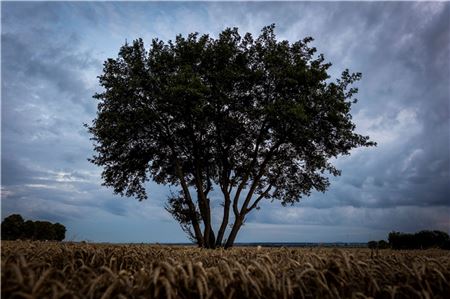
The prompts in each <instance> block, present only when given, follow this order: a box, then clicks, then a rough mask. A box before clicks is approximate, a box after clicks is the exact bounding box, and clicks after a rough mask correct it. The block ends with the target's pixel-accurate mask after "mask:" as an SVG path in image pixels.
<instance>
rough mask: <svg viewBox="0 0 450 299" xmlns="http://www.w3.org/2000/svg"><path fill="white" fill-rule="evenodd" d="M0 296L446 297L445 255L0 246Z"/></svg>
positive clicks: (449, 260)
mask: <svg viewBox="0 0 450 299" xmlns="http://www.w3.org/2000/svg"><path fill="white" fill-rule="evenodd" d="M1 249H2V252H1V257H2V258H1V278H2V281H1V282H2V285H1V289H2V290H1V293H2V298H4V299H6V298H101V299H106V298H201V299H206V298H370V297H372V298H449V297H448V296H449V294H450V252H449V251H443V250H437V249H436V250H423V251H419V250H417V251H392V250H380V251H371V250H369V249H364V248H363V249H333V248H254V247H253V248H233V249H230V250H222V249H218V250H205V249H199V248H194V247H187V246H186V247H182V246H157V245H107V244H81V243H57V242H26V241H3V242H2V244H1Z"/></svg>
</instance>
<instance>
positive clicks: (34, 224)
mask: <svg viewBox="0 0 450 299" xmlns="http://www.w3.org/2000/svg"><path fill="white" fill-rule="evenodd" d="M1 226H2V240H17V239H27V240H49V241H50V240H56V241H62V240H64V238H65V236H66V227H65V226H64V225H62V224H60V223H54V224H53V223H51V222H48V221H31V220H27V221H24V219H23V218H22V216H21V215H18V214H13V215H10V216H8V217H6V218H5V219H4V220H3V221H2V224H1Z"/></svg>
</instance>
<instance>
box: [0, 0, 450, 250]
mask: <svg viewBox="0 0 450 299" xmlns="http://www.w3.org/2000/svg"><path fill="white" fill-rule="evenodd" d="M449 22H450V3H448V2H447V3H442V2H427V3H418V2H401V3H386V2H320V3H312V2H277V3H271V2H263V3H257V2H233V3H220V2H209V3H208V2H183V3H180V2H176V3H175V2H165V3H159V2H152V3H150V2H145V3H136V2H134V3H118V2H83V3H79V2H77V3H75V2H34V3H27V2H2V3H1V25H2V27H1V84H2V85H1V215H2V219H4V218H5V217H6V216H8V215H10V214H13V213H19V214H21V215H22V216H23V217H24V218H25V219H32V220H48V221H52V222H60V223H62V224H64V225H65V226H66V227H67V233H66V240H73V241H79V240H88V241H95V242H161V243H162V242H188V239H187V238H186V236H185V235H184V233H183V231H182V230H181V228H180V227H179V225H178V223H177V222H176V221H175V220H173V219H172V218H171V216H170V214H169V213H168V212H166V211H165V210H164V204H165V201H166V199H167V196H168V195H169V194H170V191H171V190H174V188H173V187H172V188H170V187H169V186H162V185H156V184H155V183H149V184H147V192H148V194H149V199H148V200H146V201H143V202H139V201H138V200H136V199H134V198H122V197H119V196H117V195H114V194H113V191H112V190H111V189H108V188H106V187H104V186H101V177H100V176H101V171H102V169H101V168H99V167H97V166H95V165H93V164H91V163H90V162H88V160H87V159H88V158H89V157H91V156H92V155H93V154H94V152H93V145H92V141H91V140H90V137H91V136H90V135H89V134H88V132H87V131H86V128H84V127H83V124H84V123H90V122H91V121H92V120H93V119H94V118H95V116H96V107H97V106H96V105H97V103H96V100H94V99H93V98H92V96H93V95H94V94H95V93H96V92H100V91H101V87H100V86H99V84H98V79H97V76H98V75H100V74H101V72H102V65H103V62H104V61H105V60H106V59H107V58H115V57H117V53H118V51H119V48H120V47H121V46H122V45H123V44H124V43H125V41H126V40H127V41H132V40H134V39H136V38H140V37H141V38H143V39H144V42H146V44H147V45H149V44H150V42H151V40H152V39H153V38H158V39H161V40H164V41H167V40H169V39H174V38H175V36H176V35H177V34H180V33H181V34H183V35H186V34H189V33H191V32H199V33H201V34H203V33H207V34H210V35H211V36H212V37H217V35H218V33H219V32H221V31H222V30H223V29H225V28H226V27H238V28H239V31H240V33H241V34H244V33H246V32H250V33H252V34H254V35H258V33H259V32H260V30H261V28H262V27H263V26H266V25H269V24H272V23H275V24H276V30H275V33H276V34H277V38H278V39H279V40H288V41H291V42H295V41H297V40H300V39H303V38H304V37H306V36H312V37H313V38H314V39H315V40H314V42H313V43H312V45H313V46H315V47H316V48H317V50H318V52H319V53H323V54H324V56H325V58H326V60H327V61H329V62H331V63H332V64H333V66H332V67H331V69H330V75H331V76H332V78H336V77H337V76H339V74H340V73H341V72H342V71H343V70H344V69H345V68H348V69H350V70H351V71H353V72H361V73H362V74H363V77H362V80H361V81H360V82H358V84H357V87H359V93H358V95H357V98H358V99H359V102H358V103H357V104H355V105H354V106H353V108H352V115H353V121H354V122H355V124H356V132H357V133H360V134H363V135H369V136H370V137H371V139H372V140H374V141H376V142H377V143H378V146H377V147H370V148H360V149H355V150H353V151H352V154H351V155H350V156H345V157H339V158H338V159H336V160H334V161H333V163H334V165H336V166H337V167H338V168H339V169H341V170H342V175H341V176H340V177H336V178H332V179H331V186H330V188H329V190H328V191H327V192H326V193H318V192H313V193H312V195H311V196H310V197H308V198H304V199H302V200H301V201H300V202H299V203H297V204H295V205H294V206H288V207H282V206H281V204H280V203H278V202H270V201H267V202H263V203H262V205H261V209H260V210H259V211H255V212H253V213H252V214H251V215H249V217H248V218H247V222H246V224H245V225H244V226H243V227H242V229H241V231H240V233H239V235H238V238H237V241H238V242H336V241H342V242H366V241H368V240H374V239H375V240H379V239H386V237H387V234H388V233H389V232H390V231H394V230H395V231H403V232H415V231H419V230H423V229H438V230H442V231H446V232H447V233H450V176H449V170H450V158H449V156H450V144H449V143H450V108H449V106H450V24H449ZM212 199H213V202H214V207H215V208H214V209H213V215H214V216H215V219H216V220H215V222H214V224H215V228H216V229H217V226H218V221H219V220H220V219H218V216H219V215H220V210H219V208H220V206H219V205H220V200H221V198H220V194H218V193H216V194H213V195H212Z"/></svg>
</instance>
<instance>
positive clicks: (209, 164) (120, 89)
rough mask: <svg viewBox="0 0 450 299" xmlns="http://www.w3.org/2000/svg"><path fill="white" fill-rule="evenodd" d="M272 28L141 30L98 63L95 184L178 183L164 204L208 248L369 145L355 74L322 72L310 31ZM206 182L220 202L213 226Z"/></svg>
mask: <svg viewBox="0 0 450 299" xmlns="http://www.w3.org/2000/svg"><path fill="white" fill-rule="evenodd" d="M274 28H275V26H274V25H271V26H268V27H264V28H263V29H262V31H261V34H260V36H259V37H258V38H256V39H254V38H253V37H252V35H251V34H249V33H247V34H245V36H243V37H241V36H240V34H239V33H238V29H237V28H233V29H230V28H228V29H225V30H224V31H223V32H222V33H221V34H220V35H219V36H218V38H216V39H214V38H211V37H209V36H208V35H202V36H199V35H198V33H192V34H189V35H188V36H187V37H183V36H181V35H178V36H177V37H176V39H175V41H169V42H168V43H164V42H163V41H160V40H157V39H154V40H153V41H152V43H151V46H150V49H149V50H146V49H145V47H144V43H143V41H142V39H138V40H135V41H134V42H133V43H132V44H128V43H125V45H124V46H122V47H121V49H120V51H119V54H118V57H117V58H116V59H108V60H107V61H106V62H105V63H104V69H103V73H102V74H101V75H100V76H99V80H100V84H101V86H102V87H103V88H104V91H103V92H101V93H97V94H95V95H94V98H96V99H97V100H98V101H99V102H98V111H97V116H96V118H95V119H94V120H93V122H92V124H91V125H90V126H89V125H86V126H87V127H88V130H89V132H90V133H91V134H92V138H91V139H92V140H93V141H94V148H95V151H96V155H94V157H92V158H91V159H90V161H91V162H93V163H94V164H96V165H98V166H101V167H103V172H102V178H103V184H104V185H106V186H110V187H112V188H114V192H115V193H117V194H120V195H122V196H130V197H131V196H135V197H136V198H138V199H139V200H143V199H146V198H147V193H146V190H145V183H146V182H147V181H148V180H150V179H152V180H153V181H155V182H156V183H159V184H168V185H171V186H174V187H176V188H179V189H178V190H179V193H177V194H172V196H170V198H169V201H168V205H167V207H166V208H167V210H168V211H169V212H170V213H171V214H172V215H173V216H174V218H175V219H176V220H178V221H179V222H180V224H181V225H182V227H183V229H184V230H185V231H186V232H187V233H188V235H189V236H191V237H192V238H193V239H194V240H195V242H196V243H197V244H198V245H199V246H201V247H207V248H214V247H216V246H225V247H230V246H232V245H233V243H234V241H235V239H236V236H237V233H238V231H239V229H240V228H241V226H242V225H243V224H244V222H245V219H246V217H247V215H248V214H249V213H250V212H252V211H253V210H255V209H258V207H259V203H260V202H261V201H262V200H264V199H269V198H270V199H272V200H279V201H280V202H281V203H282V204H283V205H287V204H293V203H296V202H298V201H299V200H300V199H301V198H302V197H304V196H308V195H310V193H311V191H312V190H318V191H322V192H324V191H325V190H326V188H327V187H328V185H329V180H328V176H327V173H329V174H331V175H334V176H337V175H339V174H340V171H339V170H338V169H336V168H335V167H334V166H333V165H332V164H331V163H330V162H329V160H330V159H331V158H335V157H338V156H340V155H348V154H349V153H350V150H351V149H353V148H356V147H360V146H372V145H375V143H374V142H372V141H369V137H368V136H361V135H359V134H356V133H354V129H355V124H354V123H353V122H352V121H351V114H350V108H351V105H352V103H354V102H356V100H354V99H353V95H354V94H355V93H356V92H357V89H356V88H354V87H350V86H351V84H352V83H354V82H355V81H357V80H359V79H360V77H361V74H359V73H356V74H353V73H350V72H349V71H348V70H345V71H344V72H343V73H342V76H341V78H340V79H338V80H337V81H336V82H331V81H330V80H329V79H330V76H329V75H328V73H327V70H328V68H329V67H330V66H331V64H330V63H325V59H324V56H323V55H317V56H315V53H316V49H315V48H314V47H310V46H309V43H310V42H311V41H312V40H313V39H312V38H310V37H308V38H305V39H303V40H300V41H297V42H295V43H292V44H290V43H289V42H288V41H281V42H278V41H277V40H276V38H275V34H274ZM214 190H215V191H218V192H220V193H221V197H222V199H221V200H222V202H221V205H222V207H223V217H222V219H221V222H220V225H218V226H219V229H218V231H217V235H216V234H215V233H214V229H213V223H214V221H213V219H212V217H211V209H212V208H213V207H214V203H213V202H212V200H211V194H212V192H213V191H214ZM230 211H231V213H233V215H232V216H234V217H233V223H232V225H231V227H230V228H229V229H228V226H229V221H230ZM227 232H228V237H227V238H226V239H225V235H226V234H227Z"/></svg>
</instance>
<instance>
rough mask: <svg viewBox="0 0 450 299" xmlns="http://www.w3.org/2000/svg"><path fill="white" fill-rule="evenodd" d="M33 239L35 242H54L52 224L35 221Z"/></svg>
mask: <svg viewBox="0 0 450 299" xmlns="http://www.w3.org/2000/svg"><path fill="white" fill-rule="evenodd" d="M34 238H35V239H36V240H56V238H55V228H54V226H53V224H52V223H51V222H48V221H35V222H34Z"/></svg>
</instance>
